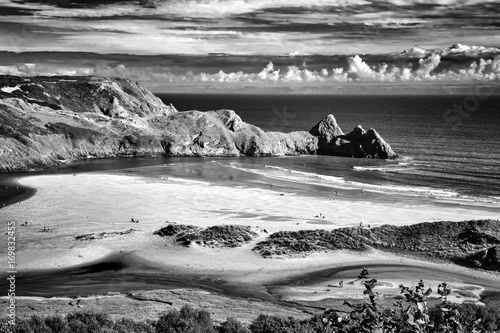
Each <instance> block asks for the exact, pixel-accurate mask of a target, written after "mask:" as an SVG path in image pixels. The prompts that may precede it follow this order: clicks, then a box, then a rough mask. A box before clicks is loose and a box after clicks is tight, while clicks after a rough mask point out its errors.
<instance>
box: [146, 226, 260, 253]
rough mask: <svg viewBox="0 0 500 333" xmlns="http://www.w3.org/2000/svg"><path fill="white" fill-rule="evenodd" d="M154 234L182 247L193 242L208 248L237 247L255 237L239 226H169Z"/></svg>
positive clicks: (245, 227) (246, 227) (250, 231)
mask: <svg viewBox="0 0 500 333" xmlns="http://www.w3.org/2000/svg"><path fill="white" fill-rule="evenodd" d="M154 234H155V235H159V236H162V237H172V238H173V239H174V241H175V242H176V243H177V244H180V245H183V246H190V245H191V244H192V243H193V242H194V243H196V244H198V245H200V246H210V247H238V246H241V245H242V244H244V243H247V242H249V241H251V240H252V239H253V238H254V237H255V236H257V233H256V232H255V231H253V230H252V228H251V227H249V226H239V225H216V226H212V227H208V228H205V229H202V228H198V227H195V226H192V225H183V224H169V225H167V226H166V227H163V228H161V229H160V230H157V231H155V233H154Z"/></svg>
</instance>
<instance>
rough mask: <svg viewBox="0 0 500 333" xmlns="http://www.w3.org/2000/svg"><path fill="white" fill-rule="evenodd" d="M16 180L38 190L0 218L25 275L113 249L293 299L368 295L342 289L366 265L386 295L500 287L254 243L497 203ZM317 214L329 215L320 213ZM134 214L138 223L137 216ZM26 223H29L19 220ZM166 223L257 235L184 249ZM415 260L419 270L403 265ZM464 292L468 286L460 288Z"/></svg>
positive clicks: (101, 177) (491, 214) (457, 213)
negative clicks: (237, 228)
mask: <svg viewBox="0 0 500 333" xmlns="http://www.w3.org/2000/svg"><path fill="white" fill-rule="evenodd" d="M19 182H20V184H23V185H27V186H30V187H34V188H36V189H37V194H36V195H35V196H33V197H32V198H30V199H28V200H26V201H23V202H22V203H20V204H18V205H12V206H8V207H6V208H5V209H2V220H4V221H11V220H12V221H15V222H16V223H17V226H18V227H17V235H16V236H17V239H18V244H17V246H18V250H17V269H18V271H19V272H21V273H22V272H30V271H35V270H42V269H57V268H67V267H71V266H75V265H82V264H86V263H91V262H93V261H96V260H99V259H103V258H105V257H106V256H109V255H111V254H117V253H118V254H119V253H126V254H133V255H134V257H135V258H138V262H142V263H144V265H146V266H147V267H148V269H149V270H155V269H157V270H159V271H168V272H169V273H170V274H181V275H187V276H198V277H204V276H207V277H212V278H217V279H221V280H223V281H226V282H228V283H235V284H249V285H268V286H271V285H276V286H277V287H274V288H271V289H272V291H273V294H274V295H275V297H278V298H279V299H281V300H284V301H291V302H311V301H312V302H318V301H321V300H325V299H335V300H339V299H345V298H348V299H362V298H363V293H362V290H363V286H362V285H361V284H360V283H354V284H352V285H347V284H346V285H345V287H344V288H342V289H340V288H336V287H337V286H338V283H339V281H340V280H345V281H349V280H350V279H351V280H352V279H353V278H354V279H355V277H356V275H357V274H359V272H358V271H357V270H358V269H359V267H361V266H362V265H371V267H373V268H370V269H371V270H372V274H373V276H374V277H378V279H379V281H380V283H381V284H382V287H381V288H380V292H381V293H383V294H384V295H395V294H398V292H399V289H398V286H399V284H405V285H409V286H411V285H415V284H416V283H417V282H418V280H419V279H424V280H426V283H427V284H428V285H429V286H433V287H434V288H436V287H437V284H439V283H440V282H442V281H441V280H443V279H444V278H446V279H447V281H448V282H449V283H450V284H451V285H452V287H453V288H454V289H455V290H456V291H457V292H456V293H455V294H454V295H452V297H451V299H453V300H455V301H458V302H461V301H464V300H469V301H478V300H479V297H480V293H481V291H482V290H483V289H485V288H490V287H491V288H493V287H494V286H498V285H500V277H499V276H498V274H494V273H487V272H478V271H472V270H470V269H466V268H463V267H460V266H457V265H453V264H443V263H429V262H427V261H423V260H417V259H411V258H408V257H405V256H397V255H394V254H389V253H386V252H381V251H377V250H369V251H364V252H351V251H334V252H323V253H313V254H307V255H306V254H304V255H300V256H294V257H288V256H286V257H283V256H281V257H275V258H272V259H270V258H267V259H266V258H263V257H261V256H260V255H259V254H257V253H255V252H253V251H252V248H253V247H254V246H255V244H256V243H257V242H258V241H260V240H263V239H265V238H266V237H267V236H268V235H269V234H271V233H273V232H277V231H281V230H303V229H334V228H340V227H346V226H358V225H359V224H360V223H362V224H363V225H364V226H368V225H369V226H378V225H381V224H393V225H408V224H414V223H419V222H426V221H427V222H430V221H437V220H449V221H461V220H467V219H487V218H490V219H496V218H498V216H499V212H500V209H499V208H498V207H495V206H494V205H491V206H485V204H484V203H482V204H477V203H476V204H477V205H478V206H475V203H470V204H466V205H464V203H463V202H458V203H457V204H453V202H452V201H450V200H448V202H447V204H446V205H443V204H442V202H440V201H439V200H435V202H432V200H430V199H429V198H420V199H419V198H418V197H415V200H413V203H412V204H409V203H408V200H406V201H404V202H397V201H396V198H395V197H391V196H389V195H386V196H385V197H384V196H381V198H379V199H380V200H376V201H368V200H367V198H366V197H364V196H363V195H361V194H360V195H359V197H357V198H356V197H355V198H353V196H349V197H343V196H341V195H339V196H335V197H333V198H332V197H314V196H305V195H300V194H296V193H295V194H294V193H290V192H280V191H279V190H278V191H277V190H276V189H275V188H269V189H266V188H262V187H251V186H236V187H230V186H223V185H220V184H215V183H209V182H203V181H195V180H188V179H181V178H174V177H168V176H155V177H141V176H137V175H128V174H126V173H125V172H122V173H116V172H114V173H110V172H108V173H104V172H91V173H78V174H75V175H47V176H32V177H26V178H22V179H20V180H19ZM319 213H321V214H322V216H324V218H323V217H321V218H317V217H315V216H317V215H318V214H319ZM132 218H133V219H134V220H139V223H132V222H131V219H132ZM26 221H27V222H28V226H21V224H23V223H25V222H26ZM167 221H168V222H169V223H172V222H174V223H178V224H190V225H195V226H199V227H208V226H213V225H221V224H235V225H248V226H251V227H252V228H253V230H255V231H257V232H258V236H257V237H256V239H254V240H253V241H252V242H250V243H248V244H245V245H243V246H241V247H237V248H210V247H201V246H198V245H196V244H194V245H192V246H191V247H189V248H185V247H181V246H177V245H173V244H171V243H168V242H167V241H166V240H165V239H164V238H161V237H159V236H156V235H153V232H154V231H156V230H158V229H160V228H161V227H163V226H165V225H166V224H167V223H166V222H167ZM44 228H46V229H48V228H50V232H44V231H43V230H44ZM129 229H134V230H133V231H132V232H130V233H128V234H124V235H114V236H112V237H108V238H103V239H94V240H76V239H75V237H77V236H81V235H86V234H96V235H97V234H100V233H103V232H107V233H113V232H123V231H126V230H129ZM5 264H6V263H5V258H2V262H0V265H5ZM383 264H386V265H394V264H397V265H398V266H399V268H398V271H397V272H396V273H394V270H392V271H391V272H392V273H391V274H387V273H384V272H383V269H379V270H378V273H377V266H380V267H382V266H383ZM353 266H355V268H353ZM410 266H411V267H413V268H411V269H410V268H405V267H410ZM342 267H345V270H344V271H343V272H341V273H340V275H339V274H337V275H335V274H333V275H330V276H328V277H325V278H324V279H322V280H321V281H316V282H314V283H312V282H311V283H308V284H306V285H301V283H295V282H294V283H292V284H287V281H293V279H294V277H297V276H304V275H307V274H308V273H311V272H315V271H321V270H327V269H332V268H337V269H341V268H342ZM415 267H416V268H415ZM419 267H420V270H419V269H418V268H419ZM415 269H416V271H415ZM341 271H342V269H341ZM405 272H406V273H408V274H406V273H405ZM431 272H432V273H431ZM425 275H427V276H425ZM328 286H330V287H328ZM464 290H468V291H470V292H468V293H465V292H460V291H464ZM464 295H465V296H464Z"/></svg>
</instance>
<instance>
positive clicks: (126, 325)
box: [113, 318, 155, 333]
mask: <svg viewBox="0 0 500 333" xmlns="http://www.w3.org/2000/svg"><path fill="white" fill-rule="evenodd" d="M113 330H114V332H116V333H154V332H155V329H154V328H153V326H152V325H151V324H150V323H147V322H146V323H137V322H135V321H133V320H131V319H128V318H123V319H120V320H118V321H117V322H116V323H115V325H114V327H113Z"/></svg>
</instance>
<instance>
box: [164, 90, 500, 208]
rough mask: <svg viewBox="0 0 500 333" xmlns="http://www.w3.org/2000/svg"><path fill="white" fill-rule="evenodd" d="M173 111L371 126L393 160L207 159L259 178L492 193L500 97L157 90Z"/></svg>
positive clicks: (471, 195)
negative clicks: (329, 119)
mask: <svg viewBox="0 0 500 333" xmlns="http://www.w3.org/2000/svg"><path fill="white" fill-rule="evenodd" d="M157 96H158V97H159V98H161V99H162V100H163V102H165V103H166V104H170V103H172V104H173V105H174V106H175V107H176V108H177V109H178V110H179V111H187V110H199V111H207V110H218V109H232V110H234V111H235V112H236V113H237V114H238V115H239V116H240V117H241V118H242V120H243V121H245V122H247V123H250V124H253V125H256V126H259V127H261V128H262V129H264V130H266V131H282V132H291V131H302V130H309V129H310V128H312V127H313V126H314V125H315V124H316V123H318V122H319V121H320V120H321V119H323V118H324V117H325V116H326V115H328V114H333V115H334V117H335V118H336V120H337V123H338V124H339V125H340V127H341V128H342V130H343V131H344V133H348V132H350V131H351V130H352V129H354V128H355V127H356V126H357V125H361V126H363V128H365V129H369V128H375V129H376V130H377V132H378V133H379V134H380V135H381V136H382V137H383V138H384V139H385V140H386V141H387V142H388V143H389V144H390V145H391V147H392V148H393V150H394V151H395V152H396V153H397V154H398V155H399V158H398V159H395V160H376V159H368V158H366V159H359V158H345V157H330V156H299V157H277V158H262V159H255V158H251V159H246V158H238V159H225V160H224V159H219V160H217V159H207V160H206V161H205V162H204V163H215V164H220V165H223V166H225V167H227V168H231V169H234V170H240V171H243V172H248V173H253V174H256V175H260V176H263V177H265V178H270V179H271V178H272V179H281V180H284V181H289V182H290V181H291V182H297V183H307V184H317V185H320V186H322V187H337V188H338V187H341V188H350V189H362V190H364V191H372V192H391V193H396V194H401V195H426V196H436V197H440V196H442V197H460V198H464V199H472V200H485V201H494V202H495V201H498V200H499V199H500V136H499V135H500V96H489V97H487V96H482V97H480V98H477V97H475V96H474V95H464V96H460V95H444V96H435V95H432V96H423V95H396V96H391V95H378V96H360V95H352V96H349V95H245V94H241V95H236V94H196V95H195V94H157Z"/></svg>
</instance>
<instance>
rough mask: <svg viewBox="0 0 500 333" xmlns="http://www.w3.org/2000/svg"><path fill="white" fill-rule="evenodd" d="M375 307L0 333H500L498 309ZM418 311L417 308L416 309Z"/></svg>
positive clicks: (35, 323)
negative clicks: (300, 315) (247, 319)
mask: <svg viewBox="0 0 500 333" xmlns="http://www.w3.org/2000/svg"><path fill="white" fill-rule="evenodd" d="M418 303H420V302H416V303H411V304H410V305H409V306H401V304H399V306H394V307H378V306H377V305H376V303H373V302H368V301H367V302H364V303H359V304H351V305H350V306H351V309H352V311H351V312H350V313H347V314H346V313H341V312H338V311H335V310H333V309H330V310H327V311H325V312H323V313H321V314H317V315H315V316H313V317H311V318H309V319H306V320H298V319H295V318H292V317H289V318H282V317H276V316H272V315H265V314H261V315H259V316H258V317H257V318H256V319H255V320H254V321H253V322H252V323H251V324H250V326H249V327H248V328H246V327H245V326H244V325H242V324H241V323H240V322H239V321H238V320H236V319H234V318H228V319H227V320H226V321H225V322H224V323H222V324H221V325H220V326H215V325H214V324H213V322H212V319H211V317H210V314H209V313H208V312H207V311H205V310H197V309H193V308H191V307H189V306H185V307H183V308H182V309H181V310H180V311H177V310H171V311H170V312H168V313H167V314H165V315H163V316H161V317H160V318H159V319H158V320H157V321H147V322H135V321H133V320H131V319H128V318H126V319H120V320H117V321H113V320H111V319H110V317H109V316H108V315H105V314H101V313H92V312H76V313H72V314H69V315H67V316H66V317H63V316H48V317H41V316H33V317H31V318H26V319H18V320H17V321H16V326H15V327H14V328H13V330H12V327H9V326H8V325H5V324H6V322H5V321H1V320H0V333H6V332H16V333H216V332H217V333H362V332H367V333H386V332H387V333H389V332H391V333H393V332H408V333H410V332H411V333H434V332H436V333H438V332H439V333H461V332H463V333H466V332H476V333H479V332H481V333H483V332H484V333H487V332H488V333H489V332H499V331H500V309H499V308H497V307H494V306H480V305H475V304H453V303H450V302H447V301H446V300H445V301H443V302H442V303H441V304H438V305H436V306H435V307H432V308H430V309H428V310H427V309H426V308H422V306H421V304H420V305H419V304H418ZM419 307H420V308H419Z"/></svg>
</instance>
